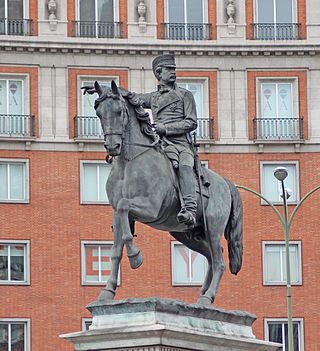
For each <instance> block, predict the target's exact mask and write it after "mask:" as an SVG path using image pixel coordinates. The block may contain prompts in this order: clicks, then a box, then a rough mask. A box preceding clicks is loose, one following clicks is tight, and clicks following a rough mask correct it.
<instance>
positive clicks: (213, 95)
mask: <svg viewBox="0 0 320 351" xmlns="http://www.w3.org/2000/svg"><path fill="white" fill-rule="evenodd" d="M177 77H190V78H191V77H192V78H207V79H208V83H209V84H208V85H209V91H208V94H209V116H210V117H212V116H213V125H214V139H215V140H217V139H218V130H219V128H218V104H217V101H218V98H217V72H215V71H177ZM198 117H201V116H198Z"/></svg>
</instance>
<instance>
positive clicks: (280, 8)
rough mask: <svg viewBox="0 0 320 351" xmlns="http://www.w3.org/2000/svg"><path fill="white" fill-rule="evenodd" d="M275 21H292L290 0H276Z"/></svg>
mask: <svg viewBox="0 0 320 351" xmlns="http://www.w3.org/2000/svg"><path fill="white" fill-rule="evenodd" d="M276 22H277V23H292V0H280V1H279V0H278V1H277V2H276Z"/></svg>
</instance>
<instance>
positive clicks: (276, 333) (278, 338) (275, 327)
mask: <svg viewBox="0 0 320 351" xmlns="http://www.w3.org/2000/svg"><path fill="white" fill-rule="evenodd" d="M268 328H269V341H273V342H278V343H279V344H282V324H280V323H279V324H278V323H269V325H268Z"/></svg>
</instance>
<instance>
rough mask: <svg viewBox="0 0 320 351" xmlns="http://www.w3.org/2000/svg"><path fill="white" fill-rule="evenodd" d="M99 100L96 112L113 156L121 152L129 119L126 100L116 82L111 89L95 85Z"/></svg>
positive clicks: (107, 146) (106, 145) (105, 140)
mask: <svg viewBox="0 0 320 351" xmlns="http://www.w3.org/2000/svg"><path fill="white" fill-rule="evenodd" d="M94 86H95V91H96V92H97V93H98V95H99V98H98V99H97V100H96V101H95V106H94V107H95V110H96V114H97V116H98V117H99V118H100V121H101V126H102V130H103V134H104V147H105V148H106V150H107V152H108V153H109V154H110V155H111V156H117V155H119V154H120V152H121V148H122V140H123V133H124V130H125V126H126V124H127V119H128V110H127V106H126V103H125V100H124V98H123V97H122V96H121V93H120V91H119V89H118V87H117V85H116V83H115V82H114V81H112V82H111V89H110V88H105V87H104V88H103V89H102V88H101V86H100V85H99V83H98V82H95V83H94Z"/></svg>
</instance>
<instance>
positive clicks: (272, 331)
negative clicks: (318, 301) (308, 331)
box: [264, 318, 304, 351]
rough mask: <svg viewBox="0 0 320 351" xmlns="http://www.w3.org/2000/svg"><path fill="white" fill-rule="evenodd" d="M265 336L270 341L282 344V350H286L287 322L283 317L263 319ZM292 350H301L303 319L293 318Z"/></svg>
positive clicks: (302, 344) (302, 347) (302, 346)
mask: <svg viewBox="0 0 320 351" xmlns="http://www.w3.org/2000/svg"><path fill="white" fill-rule="evenodd" d="M264 322H265V338H266V340H268V341H271V342H277V343H279V344H282V350H283V351H288V323H287V320H285V319H271V318H270V319H269V318H266V319H265V321H264ZM293 345H294V351H303V350H304V342H303V320H302V319H301V318H294V319H293Z"/></svg>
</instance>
